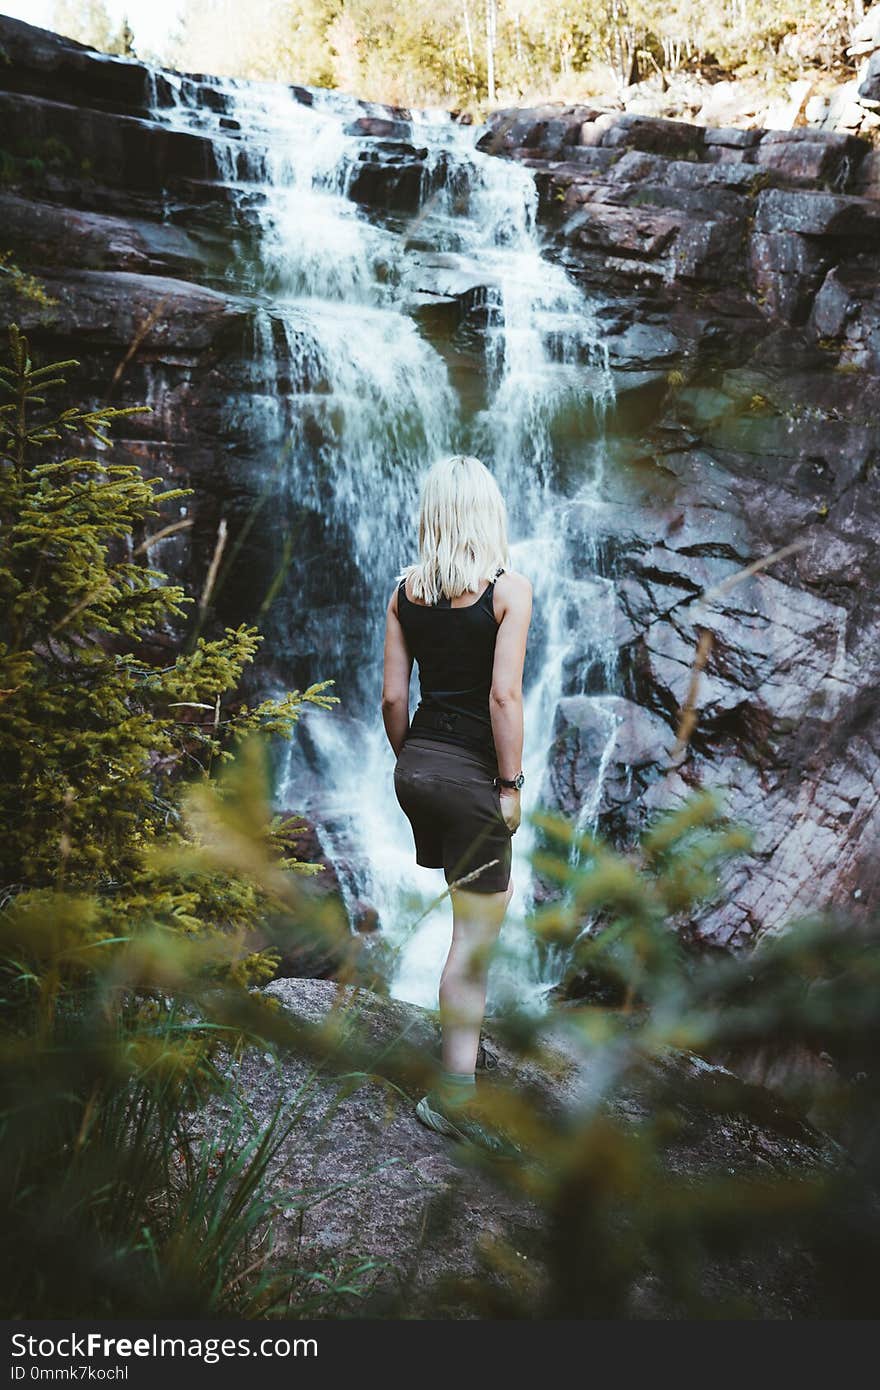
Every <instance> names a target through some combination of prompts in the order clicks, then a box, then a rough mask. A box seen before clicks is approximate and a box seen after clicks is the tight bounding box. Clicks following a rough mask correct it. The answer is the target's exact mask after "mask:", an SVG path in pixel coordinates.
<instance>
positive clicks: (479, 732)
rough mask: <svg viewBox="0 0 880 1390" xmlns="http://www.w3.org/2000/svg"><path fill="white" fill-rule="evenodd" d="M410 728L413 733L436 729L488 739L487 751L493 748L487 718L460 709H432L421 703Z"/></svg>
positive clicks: (490, 728)
mask: <svg viewBox="0 0 880 1390" xmlns="http://www.w3.org/2000/svg"><path fill="white" fill-rule="evenodd" d="M410 729H411V731H412V733H413V734H420V733H422V732H424V733H426V734H429V732H430V730H432V729H436V730H439V731H441V732H442V733H444V734H464V735H465V736H466V737H469V738H480V739H484V740H485V741H486V751H487V752H489V750H490V749H491V748H492V742H493V740H492V726H491V724H489V723H487V721H486V720H485V719H478V718H477V716H476V715H474V714H464V713H462V712H461V711H459V710H430V709H425V708H424V706H423V705H419V707H418V709H417V710H416V712H415V714H414V715H413V718H412V724H411V725H410Z"/></svg>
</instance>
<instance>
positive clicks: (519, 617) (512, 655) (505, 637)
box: [489, 571, 532, 830]
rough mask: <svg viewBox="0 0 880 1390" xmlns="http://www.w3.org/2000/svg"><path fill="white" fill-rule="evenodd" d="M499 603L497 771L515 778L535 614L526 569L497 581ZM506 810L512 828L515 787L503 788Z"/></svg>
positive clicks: (493, 711) (493, 708)
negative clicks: (527, 655) (524, 677)
mask: <svg viewBox="0 0 880 1390" xmlns="http://www.w3.org/2000/svg"><path fill="white" fill-rule="evenodd" d="M495 603H496V605H497V606H498V608H500V613H496V616H497V617H498V635H497V637H496V639H495V662H494V665H493V667H492V688H491V690H490V691H489V714H490V716H491V719H492V736H493V738H494V740H495V752H496V754H497V756H498V775H499V777H505V778H507V779H508V780H511V779H512V778H514V777H515V776H516V774H517V773H518V772H519V771H520V770H521V768H522V753H523V696H522V678H523V666H524V665H525V658H526V641H527V639H528V635H529V623H530V622H531V618H532V586H531V583H530V581H529V580H528V579H527V578H526V576H525V575H524V574H517V573H516V571H513V572H511V573H509V574H506V575H503V576H502V578H501V579H499V580H498V581H497V583H496V585H495ZM501 810H502V814H503V815H504V819H505V820H506V822H507V824H508V826H509V828H510V829H511V830H516V828H517V827H518V825H519V822H520V794H519V792H518V791H516V790H515V789H514V788H508V787H502V788H501Z"/></svg>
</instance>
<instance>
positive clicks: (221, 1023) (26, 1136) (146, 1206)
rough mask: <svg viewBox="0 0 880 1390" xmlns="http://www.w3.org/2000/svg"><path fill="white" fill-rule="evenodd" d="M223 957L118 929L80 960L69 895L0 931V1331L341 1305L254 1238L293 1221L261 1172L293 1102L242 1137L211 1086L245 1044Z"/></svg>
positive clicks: (323, 1278)
mask: <svg viewBox="0 0 880 1390" xmlns="http://www.w3.org/2000/svg"><path fill="white" fill-rule="evenodd" d="M153 909H154V911H155V904H153ZM230 953H231V952H230V943H229V942H228V941H225V940H224V938H223V937H222V936H221V935H219V934H215V935H214V936H213V937H212V938H210V939H209V940H202V941H200V942H198V943H190V942H187V940H186V938H185V937H182V936H181V935H180V934H179V933H178V932H177V931H169V930H168V929H167V928H165V929H162V928H159V927H150V926H149V924H148V923H145V922H143V921H136V920H135V919H133V918H131V917H130V918H129V921H128V926H127V930H126V931H125V932H124V933H123V934H121V935H120V936H118V937H116V938H114V939H106V940H104V941H98V940H96V937H95V904H94V901H93V900H91V899H89V898H87V897H85V896H81V895H74V894H69V893H59V892H52V893H46V894H44V895H42V897H41V898H40V899H37V898H36V897H35V896H29V897H28V898H26V899H24V898H19V899H18V900H17V901H16V902H15V903H14V904H12V905H11V906H10V907H9V908H7V910H6V911H5V912H4V913H3V914H2V915H0V1002H2V1009H0V1156H2V1160H0V1195H2V1201H3V1210H4V1231H3V1239H2V1242H0V1289H2V1300H3V1312H4V1315H5V1316H11V1317H22V1316H24V1317H35V1316H41V1315H42V1316H54V1317H85V1316H101V1315H103V1316H111V1317H112V1316H116V1317H122V1316H129V1317H131V1316H150V1315H152V1316H157V1317H163V1316H164V1317H181V1316H187V1315H189V1316H223V1315H226V1316H239V1317H240V1316H247V1317H266V1316H270V1315H272V1314H273V1313H276V1314H277V1313H283V1312H290V1311H291V1310H293V1311H296V1312H299V1313H300V1314H301V1315H303V1314H308V1312H309V1311H311V1308H312V1305H313V1303H314V1294H313V1292H312V1290H313V1288H314V1286H315V1281H317V1280H320V1288H321V1301H322V1307H324V1308H326V1307H327V1306H328V1305H332V1302H333V1299H334V1297H335V1296H336V1287H337V1284H339V1285H341V1286H342V1287H344V1288H345V1289H346V1291H347V1292H348V1291H350V1289H351V1287H352V1271H349V1270H345V1269H343V1270H340V1271H336V1272H335V1273H334V1271H329V1272H328V1271H324V1270H312V1269H310V1268H303V1267H299V1266H297V1265H295V1264H292V1263H291V1261H290V1260H289V1259H288V1260H285V1261H282V1260H279V1259H278V1258H277V1257H276V1256H275V1255H274V1249H273V1247H274V1233H273V1224H272V1223H273V1220H277V1218H278V1214H279V1212H280V1211H281V1210H282V1209H283V1210H285V1211H287V1212H289V1211H290V1210H291V1209H295V1208H296V1207H297V1206H298V1205H299V1206H302V1205H303V1204H304V1198H303V1195H302V1194H301V1193H298V1192H292V1191H290V1190H289V1189H288V1185H287V1184H285V1183H284V1182H283V1180H282V1176H281V1175H280V1174H279V1172H278V1153H279V1149H280V1147H281V1146H282V1145H283V1144H284V1142H285V1141H286V1139H287V1138H288V1136H289V1134H290V1132H291V1129H292V1128H293V1127H294V1126H295V1124H296V1122H297V1118H298V1115H299V1111H300V1108H301V1105H302V1101H303V1096H301V1095H291V1096H290V1097H288V1098H287V1102H286V1106H285V1109H284V1112H283V1113H282V1111H281V1109H280V1108H279V1109H277V1110H276V1112H275V1114H274V1115H273V1117H272V1118H271V1119H270V1121H269V1123H268V1124H267V1125H266V1126H264V1128H263V1129H262V1130H255V1129H254V1126H253V1125H252V1123H251V1121H250V1117H249V1113H248V1108H247V1104H246V1100H245V1099H244V1098H242V1097H241V1096H239V1095H238V1094H237V1092H236V1091H235V1089H234V1088H233V1086H232V1085H231V1083H230V1082H229V1081H228V1080H227V1079H225V1078H224V1073H223V1070H222V1069H221V1068H222V1061H223V1058H224V1057H225V1058H226V1059H227V1060H228V1057H229V1055H230V1053H231V1051H232V1050H233V1049H235V1048H241V1047H245V1046H248V1045H249V1044H251V1043H253V1042H254V1041H258V1040H259V1029H258V1028H257V1029H256V1030H255V1029H254V1027H253V1024H254V1023H255V1022H256V1021H258V1017H259V1015H258V1014H257V1013H255V1011H254V1010H253V1008H250V1007H249V1006H250V998H249V995H248V993H247V991H246V989H245V988H244V986H243V985H242V984H240V983H236V981H235V979H234V978H231V977H230V976H229V975H228V974H227V973H226V972H225V969H224V966H225V964H226V963H227V962H228V960H229V959H230ZM221 981H222V983H221ZM236 1008H237V1009H238V1011H239V1012H240V1013H241V1014H242V1018H243V1019H244V1018H245V1015H247V1022H246V1024H245V1023H243V1025H242V1026H237V1025H236V1023H235V1021H234V1018H233V1015H234V1013H235V1011H236ZM266 1018H267V1020H269V1019H270V1018H271V1015H270V1014H269V1013H268V1012H267V1013H266ZM206 1107H207V1108H206ZM371 1268H372V1267H371V1265H370V1263H369V1262H365V1263H364V1264H363V1265H362V1266H361V1268H360V1269H358V1270H355V1271H354V1272H353V1273H354V1278H355V1286H356V1287H359V1286H360V1284H361V1283H364V1282H365V1281H367V1280H368V1278H369V1276H370V1274H371Z"/></svg>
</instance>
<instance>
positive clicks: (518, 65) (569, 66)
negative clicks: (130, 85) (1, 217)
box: [66, 0, 864, 107]
mask: <svg viewBox="0 0 880 1390" xmlns="http://www.w3.org/2000/svg"><path fill="white" fill-rule="evenodd" d="M66 3H68V4H69V3H70V0H66ZM90 3H94V0H90ZM98 3H99V4H100V0H98ZM863 12H864V6H863V3H862V0H721V3H718V4H714V5H708V6H707V5H703V4H700V3H699V0H667V3H661V0H597V3H595V4H594V5H591V6H584V5H581V4H577V3H574V0H407V2H406V3H405V4H404V3H402V2H401V0H262V3H255V4H253V5H251V6H249V7H248V9H247V11H246V12H245V11H244V10H243V9H242V7H241V6H240V5H238V4H236V3H233V0H219V2H216V3H215V2H214V0H186V3H185V5H184V9H183V17H182V30H181V34H180V36H179V39H178V41H177V42H176V44H175V45H174V46H173V48H171V47H170V48H169V52H168V54H167V55H165V56H166V58H167V59H170V60H171V61H173V62H174V63H175V65H176V66H178V67H180V68H183V69H190V70H196V71H211V72H216V73H218V74H225V75H233V76H236V75H237V76H243V77H254V78H263V79H267V78H268V79H277V80H280V81H299V82H305V83H309V84H314V85H318V86H328V87H334V88H338V89H341V90H345V91H352V92H356V93H357V94H358V95H359V96H362V97H366V98H368V99H372V100H376V101H386V102H391V103H395V104H403V105H413V106H419V105H430V104H433V103H436V104H441V105H446V106H457V107H476V106H484V105H485V104H487V103H488V104H489V105H493V104H495V103H496V102H505V101H520V100H526V101H528V100H533V101H534V100H540V99H542V98H543V99H547V98H552V97H565V98H567V99H577V98H583V97H585V96H589V95H591V94H594V95H600V94H604V95H612V94H619V93H620V92H621V91H622V90H623V89H625V88H626V87H627V86H629V85H631V84H632V83H633V82H635V81H638V80H640V79H641V78H644V77H645V76H648V75H649V74H651V73H657V72H659V73H660V74H661V77H662V78H663V80H665V79H666V77H667V76H672V75H674V74H675V73H676V72H678V71H680V70H682V69H694V70H699V69H701V68H703V67H708V68H709V69H711V70H712V72H713V75H717V74H718V72H719V70H721V71H727V72H729V73H731V74H736V73H737V72H738V71H743V72H750V73H755V72H758V73H764V72H770V73H773V72H778V74H779V75H780V76H781V77H789V76H791V75H792V74H793V72H794V71H798V70H801V69H804V68H810V69H813V70H817V69H818V70H821V69H822V68H823V67H828V66H829V64H831V65H834V64H836V63H840V64H842V63H843V62H844V61H845V47H846V40H847V37H848V34H849V30H850V28H851V27H852V25H853V24H854V23H856V22H857V21H858V20H859V19H860V18H861V16H862V14H863Z"/></svg>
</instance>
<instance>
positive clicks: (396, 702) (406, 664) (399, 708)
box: [382, 589, 413, 757]
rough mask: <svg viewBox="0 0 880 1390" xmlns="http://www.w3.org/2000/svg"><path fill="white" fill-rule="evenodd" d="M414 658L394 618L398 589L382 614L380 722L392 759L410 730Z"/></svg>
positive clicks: (396, 617)
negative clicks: (382, 655)
mask: <svg viewBox="0 0 880 1390" xmlns="http://www.w3.org/2000/svg"><path fill="white" fill-rule="evenodd" d="M412 666H413V659H412V657H411V656H410V654H409V649H408V648H407V645H406V638H405V637H404V635H403V628H402V627H401V625H400V619H399V618H398V616H397V590H396V589H395V590H394V592H393V593H392V595H391V598H390V599H389V600H388V607H387V609H386V611H385V666H384V672H383V677H382V720H383V722H384V724H385V732H386V734H387V735H388V742H389V743H390V744H391V747H392V748H393V749H394V755H395V757H397V756H398V754H399V753H400V750H401V748H402V747H403V741H404V739H405V738H406V735H407V732H408V730H409V680H410V675H411V673H412Z"/></svg>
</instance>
